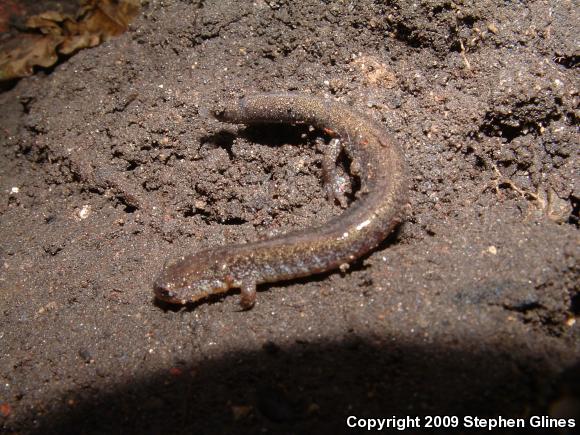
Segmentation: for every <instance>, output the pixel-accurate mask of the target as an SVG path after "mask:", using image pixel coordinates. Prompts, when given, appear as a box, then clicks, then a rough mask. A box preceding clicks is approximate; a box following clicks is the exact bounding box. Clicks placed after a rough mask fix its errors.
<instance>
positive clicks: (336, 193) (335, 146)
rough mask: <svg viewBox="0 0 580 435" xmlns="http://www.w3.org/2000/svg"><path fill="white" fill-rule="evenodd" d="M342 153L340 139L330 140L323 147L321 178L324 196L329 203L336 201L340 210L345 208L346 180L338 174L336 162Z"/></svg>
mask: <svg viewBox="0 0 580 435" xmlns="http://www.w3.org/2000/svg"><path fill="white" fill-rule="evenodd" d="M341 151H342V143H341V141H340V139H331V141H330V143H329V144H328V145H327V146H325V147H324V150H323V153H324V154H323V156H322V177H323V182H324V188H325V189H326V196H327V197H328V200H329V201H335V200H336V201H338V203H339V204H340V206H341V207H342V208H346V207H347V205H348V203H347V199H346V189H347V188H348V184H349V183H348V180H347V179H346V177H345V176H344V175H341V174H339V171H338V168H337V166H336V162H337V160H338V156H339V155H340V152H341Z"/></svg>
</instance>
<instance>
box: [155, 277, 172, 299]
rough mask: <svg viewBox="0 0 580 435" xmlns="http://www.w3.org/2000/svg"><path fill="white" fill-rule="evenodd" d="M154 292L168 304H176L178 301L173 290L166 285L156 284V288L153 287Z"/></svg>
mask: <svg viewBox="0 0 580 435" xmlns="http://www.w3.org/2000/svg"><path fill="white" fill-rule="evenodd" d="M153 291H154V292H155V296H156V297H157V298H159V299H161V300H163V301H166V302H176V301H177V297H176V296H177V295H176V294H175V293H174V292H172V291H171V290H169V289H168V288H167V287H166V286H165V283H162V282H156V283H155V285H154V287H153Z"/></svg>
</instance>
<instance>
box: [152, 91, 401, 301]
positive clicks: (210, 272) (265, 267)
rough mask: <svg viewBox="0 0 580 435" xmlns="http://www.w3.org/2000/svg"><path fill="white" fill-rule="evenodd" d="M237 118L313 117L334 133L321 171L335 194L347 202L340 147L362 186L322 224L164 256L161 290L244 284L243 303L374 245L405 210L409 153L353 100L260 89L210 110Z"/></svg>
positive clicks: (169, 293)
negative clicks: (261, 289)
mask: <svg viewBox="0 0 580 435" xmlns="http://www.w3.org/2000/svg"><path fill="white" fill-rule="evenodd" d="M213 115H214V116H215V117H216V118H217V119H218V120H220V121H223V122H228V123H234V124H246V125H248V124H267V123H288V124H308V125H310V126H313V127H314V128H317V129H320V130H323V131H325V132H327V133H329V134H330V135H331V136H333V137H335V138H340V139H332V140H331V141H330V144H329V145H328V150H326V151H325V152H324V158H323V165H322V167H323V173H324V179H325V183H326V188H327V192H328V193H329V196H330V197H334V198H336V199H337V200H339V201H340V202H341V203H342V204H343V205H346V203H345V202H344V201H343V200H344V194H343V193H341V191H340V189H338V188H337V187H336V186H337V184H334V185H333V181H334V180H336V179H337V172H336V171H335V170H336V164H337V163H336V160H337V158H338V155H339V153H340V150H341V149H343V150H344V151H345V152H346V155H347V156H348V157H349V158H350V160H351V163H350V169H349V171H350V173H351V174H352V175H354V176H357V177H358V178H359V179H360V189H359V190H358V192H357V193H356V197H355V199H354V200H353V201H352V204H350V206H348V208H346V209H345V210H344V212H343V213H342V214H340V215H338V216H337V217H335V218H333V219H331V220H330V221H328V222H326V223H324V224H323V225H319V226H315V227H312V228H308V229H305V230H301V231H295V232H290V233H288V234H283V235H280V236H277V237H273V238H270V239H266V240H261V241H256V242H252V243H245V244H235V245H227V246H221V247H215V248H209V249H204V250H201V251H198V252H195V253H193V254H190V255H186V256H183V257H181V258H180V259H179V260H177V261H175V262H173V263H171V264H167V265H166V266H165V267H164V269H163V270H162V272H161V273H160V275H159V276H158V277H157V279H156V280H155V283H154V292H155V295H156V297H157V298H159V299H161V300H163V301H166V302H170V303H177V304H186V303H189V302H195V301H198V300H200V299H203V298H206V297H207V296H209V295H211V294H216V293H223V292H226V291H228V290H229V289H231V288H239V289H240V290H241V298H240V303H241V305H242V307H243V308H244V309H248V308H251V307H252V306H253V305H254V303H255V301H256V285H258V284H262V283H272V282H277V281H283V280H289V279H294V278H299V277H305V276H309V275H312V274H317V273H321V272H326V271H330V270H334V269H338V268H340V269H343V270H344V269H345V268H347V267H348V264H349V263H351V262H352V261H354V260H355V259H357V258H359V257H360V256H362V255H364V254H365V253H367V252H369V251H370V250H372V249H374V248H376V247H377V245H378V244H379V243H380V242H381V241H383V240H384V239H385V238H386V237H387V235H389V234H390V233H391V232H392V231H393V229H394V228H395V227H396V226H397V225H398V224H399V223H400V222H402V220H403V219H404V217H405V214H406V212H405V210H406V209H407V190H408V176H407V170H406V163H405V159H404V155H403V152H402V150H401V149H400V147H399V146H398V144H397V143H396V142H395V141H394V140H393V138H392V137H391V135H390V134H389V133H388V132H387V130H386V129H385V128H384V127H383V126H382V125H381V124H380V123H378V122H376V121H374V120H372V119H371V118H369V117H367V116H365V115H363V114H362V113H359V112H358V111H356V110H354V109H352V108H351V107H349V106H347V105H345V104H342V103H339V102H337V101H333V100H331V99H327V98H320V97H315V96H311V95H306V94H297V93H285V94H272V93H268V94H257V95H249V96H246V97H244V98H241V99H237V100H232V101H227V102H225V103H224V102H222V103H220V104H219V106H218V108H217V109H216V110H215V111H214V112H213Z"/></svg>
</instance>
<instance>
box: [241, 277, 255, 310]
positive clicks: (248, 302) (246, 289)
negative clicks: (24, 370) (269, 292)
mask: <svg viewBox="0 0 580 435" xmlns="http://www.w3.org/2000/svg"><path fill="white" fill-rule="evenodd" d="M241 291H242V292H241V295H240V296H241V298H240V305H241V306H242V308H243V309H244V310H249V309H250V308H252V307H253V306H254V304H255V303H256V281H253V280H246V281H242V285H241Z"/></svg>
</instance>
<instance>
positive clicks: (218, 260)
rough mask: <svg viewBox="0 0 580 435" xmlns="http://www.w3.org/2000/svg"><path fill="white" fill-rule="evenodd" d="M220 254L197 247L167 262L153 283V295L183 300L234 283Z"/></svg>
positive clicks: (175, 301) (173, 300)
mask: <svg viewBox="0 0 580 435" xmlns="http://www.w3.org/2000/svg"><path fill="white" fill-rule="evenodd" d="M223 258H224V257H223V255H219V254H218V253H217V252H216V251H201V252H198V253H195V254H193V255H188V256H186V257H182V258H181V259H180V260H178V261H176V262H174V263H170V264H167V265H166V266H165V267H164V269H163V271H162V272H161V274H159V276H158V277H157V279H156V280H155V283H154V291H155V296H156V297H157V298H158V299H161V300H163V301H165V302H170V303H172V304H186V303H188V302H195V301H197V300H200V299H203V298H205V297H206V296H209V295H211V294H214V293H222V292H225V291H227V290H229V289H230V288H231V287H233V286H234V280H233V278H232V277H231V276H230V275H229V274H228V270H227V269H228V265H227V264H226V263H224V261H223Z"/></svg>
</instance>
